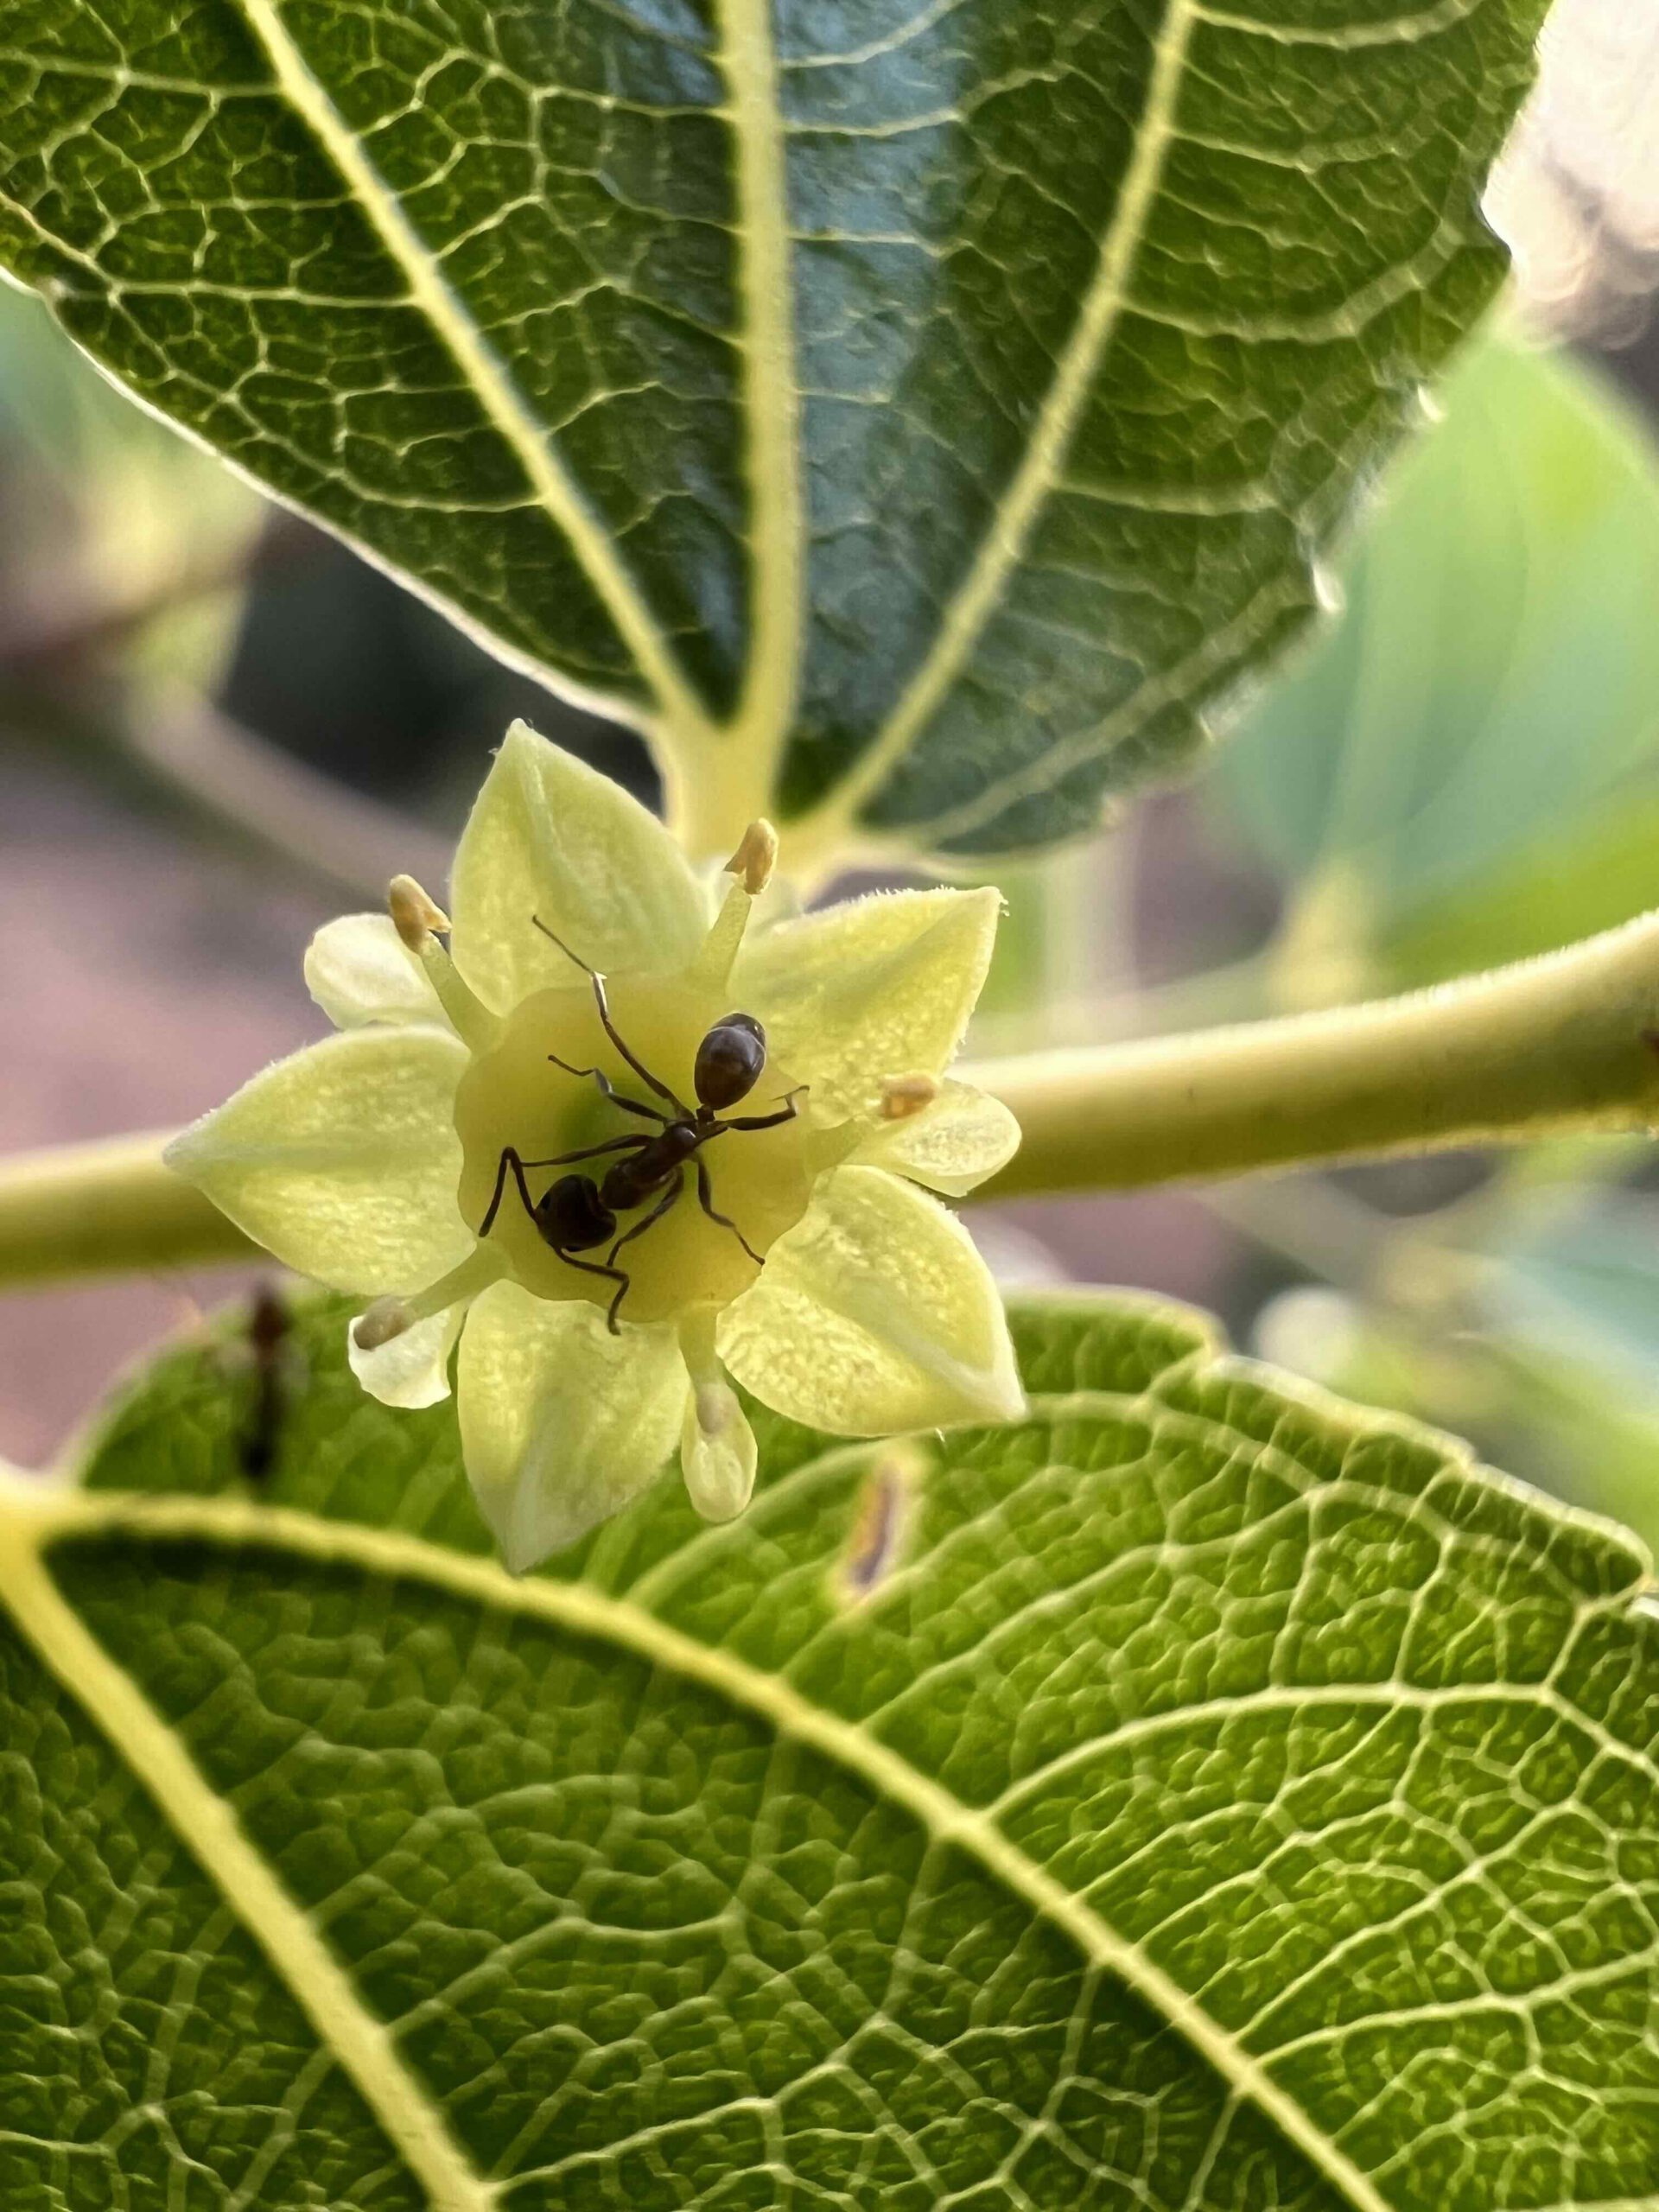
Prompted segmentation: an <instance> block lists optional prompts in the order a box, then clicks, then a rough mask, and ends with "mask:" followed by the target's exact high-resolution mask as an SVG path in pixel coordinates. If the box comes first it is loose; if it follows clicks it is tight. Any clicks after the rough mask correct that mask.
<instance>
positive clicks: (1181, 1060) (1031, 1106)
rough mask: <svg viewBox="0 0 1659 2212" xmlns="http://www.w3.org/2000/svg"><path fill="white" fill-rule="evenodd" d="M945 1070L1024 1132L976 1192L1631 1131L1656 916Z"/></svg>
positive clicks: (1653, 994) (1649, 1034)
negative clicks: (1557, 946) (1330, 998)
mask: <svg viewBox="0 0 1659 2212" xmlns="http://www.w3.org/2000/svg"><path fill="white" fill-rule="evenodd" d="M960 1072H961V1074H962V1075H963V1077H965V1079H966V1080H968V1081H969V1082H971V1083H977V1084H981V1085H982V1087H983V1088H984V1089H986V1090H992V1091H995V1094H996V1095H997V1096H998V1097H1000V1098H1001V1100H1002V1101H1003V1102H1004V1103H1005V1104H1007V1106H1009V1107H1010V1108H1011V1109H1013V1111H1014V1115H1015V1116H1017V1118H1018V1120H1019V1122H1020V1126H1021V1128H1022V1129H1023V1130H1024V1133H1025V1136H1024V1141H1023V1143H1022V1144H1021V1146H1020V1150H1019V1152H1018V1153H1017V1154H1015V1156H1014V1159H1013V1160H1011V1161H1010V1163H1009V1164H1008V1166H1007V1167H1006V1168H1004V1169H1003V1171H1002V1173H1001V1174H1000V1175H999V1176H998V1177H997V1178H996V1179H995V1182H994V1183H990V1184H988V1185H986V1186H985V1188H984V1191H983V1192H982V1196H985V1197H994V1198H1014V1197H1019V1196H1024V1195H1027V1194H1035V1193H1039V1192H1060V1191H1076V1190H1127V1189H1130V1188H1134V1187H1135V1186H1137V1185H1146V1184H1152V1183H1167V1182H1177V1181H1186V1180H1192V1179H1198V1178H1201V1177H1208V1176H1220V1175H1237V1174H1243V1173H1249V1172H1250V1171H1252V1170H1255V1169H1260V1168H1273V1167H1289V1166H1305V1165H1306V1164H1308V1163H1310V1162H1313V1161H1328V1160H1351V1159H1360V1158H1376V1157H1378V1156H1385V1155H1387V1154H1391V1153H1424V1152H1435V1151H1444V1150H1448V1149H1450V1148H1452V1147H1455V1146H1459V1145H1471V1144H1519V1143H1523V1142H1526V1141H1529V1140H1531V1139H1534V1138H1539V1137H1547V1136H1548V1137H1555V1136H1563V1135H1590V1134H1597V1133H1603V1134H1605V1133H1612V1132H1618V1131H1630V1130H1643V1131H1646V1130H1649V1129H1650V1128H1653V1127H1654V1126H1655V1124H1656V1122H1659V914H1648V915H1643V916H1642V917H1641V918H1639V919H1638V920H1637V921H1634V922H1630V923H1628V924H1627V925H1625V926H1624V927H1623V928H1622V929H1617V930H1609V931H1606V932H1605V934H1604V935H1603V936H1600V937H1594V938H1588V939H1586V941H1585V942H1584V943H1582V944H1575V945H1570V946H1568V947H1567V950H1565V951H1563V952H1557V953H1552V954H1550V955H1548V957H1545V958H1543V959H1541V960H1529V961H1523V962H1521V963H1517V964H1516V966H1514V967H1510V968H1500V969H1494V970H1493V971H1492V972H1491V974H1488V975H1483V976H1471V977H1468V978H1465V979H1464V980H1462V981H1460V982H1455V983H1445V984H1440V985H1439V986H1437V987H1436V988H1434V989H1433V990H1427V991H1417V992H1413V993H1412V994H1411V995H1409V996H1408V997H1403V998H1395V999H1381V1000H1377V1001H1373V1002H1371V1003H1370V1004H1368V1005H1363V1006H1355V1007H1339V1008H1337V1009H1334V1010H1332V1011H1331V1012H1328V1013H1321V1014H1301V1015H1297V1016H1294V1017H1293V1018H1291V1019H1288V1020H1275V1021H1257V1022H1249V1023H1245V1024H1242V1025H1240V1026H1238V1027H1232V1028H1224V1029H1212V1030H1207V1031H1200V1032H1198V1033H1194V1034H1192V1035H1187V1036H1179V1037H1166V1038H1154V1039H1145V1040H1141V1041H1139V1042H1136V1043H1133V1044H1128V1045H1119V1046H1088V1047H1085V1048H1083V1049H1080V1050H1077V1051H1070V1052H1044V1053H1036V1054H1032V1055H1028V1056H1027V1057H1025V1058H1015V1059H1006V1060H989V1061H983V1062H982V1063H980V1064H979V1065H977V1066H969V1067H964V1068H963V1069H962V1070H961V1071H960Z"/></svg>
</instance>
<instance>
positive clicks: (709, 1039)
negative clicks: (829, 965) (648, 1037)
mask: <svg viewBox="0 0 1659 2212" xmlns="http://www.w3.org/2000/svg"><path fill="white" fill-rule="evenodd" d="M531 921H533V922H534V923H535V925H536V927H537V929H538V930H540V931H541V932H542V935H543V937H546V938H552V940H553V943H554V944H556V945H557V946H558V948H559V950H560V951H561V952H563V954H564V955H565V957H566V958H567V959H569V960H571V961H574V962H575V965H576V966H577V967H578V968H580V969H582V973H583V974H584V975H585V976H588V979H589V980H590V982H592V984H593V987H594V1005H595V1006H596V1007H597V1008H598V1010H599V1019H600V1024H601V1027H602V1028H603V1030H604V1032H605V1034H606V1035H607V1037H608V1038H609V1039H610V1040H611V1042H612V1044H613V1045H614V1046H615V1047H616V1049H617V1051H618V1052H620V1054H621V1056H622V1058H623V1059H624V1060H625V1061H626V1063H627V1065H628V1066H629V1067H631V1068H632V1070H633V1072H634V1073H635V1075H637V1076H638V1077H639V1080H640V1081H641V1083H643V1084H645V1087H646V1089H647V1090H652V1091H653V1092H655V1094H656V1096H658V1098H659V1099H660V1100H662V1101H663V1102H664V1103H663V1104H661V1105H657V1106H653V1105H652V1104H651V1103H649V1101H647V1100H645V1099H643V1098H631V1097H629V1096H627V1095H626V1093H624V1092H622V1091H620V1090H616V1089H615V1088H614V1086H613V1084H612V1083H611V1080H610V1078H609V1077H608V1076H607V1075H606V1073H605V1072H604V1071H603V1069H601V1068H596V1067H593V1068H578V1067H573V1066H572V1065H571V1064H570V1062H569V1060H562V1059H561V1058H559V1056H558V1054H557V1053H556V1052H550V1053H549V1054H548V1056H547V1057H548V1058H549V1059H550V1061H551V1062H552V1063H553V1065H554V1066H555V1067H558V1068H563V1070H564V1071H565V1072H566V1074H567V1075H575V1076H582V1077H588V1076H591V1077H593V1079H594V1082H595V1083H596V1084H598V1086H599V1088H600V1090H601V1092H602V1093H603V1095H604V1096H606V1097H607V1099H609V1101H610V1102H611V1103H612V1104H613V1106H620V1108H621V1109H622V1110H623V1112H624V1113H626V1114H638V1115H639V1116H642V1117H643V1118H644V1119H645V1120H646V1121H649V1122H656V1123H658V1129H657V1133H656V1135H654V1136H645V1135H637V1136H621V1137H609V1138H607V1140H606V1141H605V1142H604V1143H603V1144H590V1145H584V1146H583V1147H581V1149H580V1150H578V1151H575V1152H561V1153H556V1154H554V1155H553V1157H552V1158H551V1159H549V1160H522V1159H520V1157H519V1155H518V1153H517V1152H516V1151H515V1150H514V1149H513V1147H512V1146H511V1145H503V1147H501V1160H500V1164H499V1166H498V1167H497V1169H496V1176H495V1192H494V1195H493V1197H492V1198H491V1199H490V1204H489V1210H488V1211H487V1212H486V1214H485V1216H484V1218H483V1220H482V1222H481V1223H480V1224H479V1231H478V1233H479V1235H480V1236H488V1235H489V1233H490V1230H491V1229H492V1228H493V1226H494V1223H495V1217H496V1215H497V1214H498V1213H499V1211H500V1209H501V1200H502V1197H503V1195H504V1193H505V1190H506V1186H507V1177H508V1175H509V1174H510V1173H511V1175H512V1179H513V1180H514V1182H515V1183H516V1184H517V1185H518V1196H519V1199H520V1201H521V1202H522V1204H523V1205H524V1211H525V1212H526V1213H527V1214H528V1215H529V1216H530V1218H531V1221H532V1222H533V1223H534V1224H535V1225H536V1231H537V1235H538V1236H540V1238H541V1240H542V1242H543V1243H544V1244H546V1245H547V1246H548V1247H549V1248H550V1249H551V1250H552V1251H553V1252H554V1253H555V1254H556V1255H557V1256H558V1257H559V1258H560V1259H561V1260H563V1262H565V1264H566V1265H567V1266H568V1267H572V1268H581V1270H582V1273H583V1274H590V1275H602V1276H604V1277H605V1278H606V1279H607V1281H612V1282H613V1283H615V1285H616V1290H615V1294H613V1297H612V1300H611V1302H610V1305H609V1306H608V1307H607V1310H606V1316H605V1318H606V1321H607V1325H609V1328H610V1330H611V1332H612V1334H613V1336H614V1335H617V1334H619V1333H620V1322H619V1319H618V1315H619V1313H620V1310H621V1306H622V1301H623V1300H624V1299H625V1298H626V1296H627V1294H628V1291H629V1288H630V1287H631V1285H632V1280H633V1278H632V1275H630V1274H628V1272H627V1270H626V1268H619V1267H618V1266H617V1264H616V1255H617V1254H618V1253H619V1252H620V1251H621V1249H622V1248H623V1246H624V1245H626V1244H632V1243H633V1241H634V1239H635V1238H636V1237H639V1236H644V1235H645V1231H646V1230H648V1229H650V1228H651V1227H652V1225H653V1224H655V1223H657V1222H658V1221H660V1220H661V1219H662V1217H663V1216H664V1214H665V1213H666V1212H667V1211H669V1209H670V1207H671V1206H672V1205H673V1204H674V1201H675V1200H676V1199H677V1198H678V1197H679V1196H680V1194H681V1192H683V1190H684V1188H685V1171H686V1168H687V1166H690V1167H691V1169H692V1171H693V1172H694V1173H695V1174H696V1179H697V1203H698V1204H699V1205H701V1206H702V1211H704V1213H706V1214H707V1215H708V1217H709V1220H710V1221H715V1222H718V1223H719V1224H720V1226H721V1228H722V1229H729V1230H731V1232H732V1234H733V1236H735V1237H736V1239H737V1241H738V1243H740V1244H741V1246H742V1247H743V1249H744V1250H745V1251H746V1252H747V1254H748V1255H749V1257H750V1258H751V1259H752V1260H753V1261H754V1262H755V1263H756V1265H757V1266H758V1265H759V1264H760V1253H759V1252H757V1251H756V1250H755V1249H754V1247H753V1244H751V1243H750V1242H749V1240H748V1238H747V1236H745V1235H744V1234H743V1232H742V1230H741V1229H740V1228H739V1227H738V1225H737V1224H736V1223H735V1222H734V1220H733V1219H732V1217H731V1216H730V1215H729V1214H724V1213H721V1212H719V1211H717V1210H716V1208H715V1198H714V1189H713V1185H711V1184H710V1182H709V1164H708V1162H707V1161H706V1160H704V1159H703V1158H702V1147H703V1146H704V1145H706V1144H709V1143H712V1142H713V1141H714V1139H715V1137H720V1136H724V1135H726V1133H727V1132H728V1130H730V1129H775V1128H779V1127H780V1126H781V1125H782V1124H783V1123H784V1122H792V1121H793V1120H794V1119H795V1116H796V1113H797V1110H798V1109H797V1107H796V1103H795V1102H796V1099H797V1098H798V1096H800V1093H799V1092H798V1091H791V1093H790V1094H789V1096H788V1097H787V1098H785V1101H784V1103H783V1105H782V1107H781V1108H780V1109H779V1111H778V1112H777V1113H775V1114H735V1115H734V1114H727V1113H726V1110H725V1109H728V1107H732V1106H736V1105H738V1104H740V1103H741V1101H742V1100H744V1099H745V1098H747V1096H748V1095H749V1093H750V1092H751V1091H752V1090H753V1089H754V1086H755V1084H757V1083H759V1081H760V1077H761V1075H762V1073H763V1072H764V1071H765V1068H766V1031H765V1030H764V1029H763V1028H762V1027H761V1026H760V1023H759V1022H758V1021H757V1020H755V1018H754V1016H753V1014H725V1015H722V1017H721V1020H718V1021H717V1022H716V1023H715V1026H714V1027H713V1028H712V1029H711V1030H709V1033H708V1034H707V1035H706V1036H705V1037H704V1038H703V1039H702V1043H701V1044H700V1045H699V1046H697V1054H696V1063H695V1065H694V1067H693V1071H692V1077H691V1080H692V1085H693V1088H694V1089H695V1090H696V1094H697V1103H696V1105H695V1106H688V1105H687V1104H686V1103H685V1102H684V1101H683V1099H681V1098H679V1097H678V1096H676V1094H675V1093H674V1092H673V1091H672V1090H670V1089H669V1087H668V1085H667V1084H665V1083H663V1082H661V1081H659V1080H658V1077H656V1076H654V1075H653V1074H652V1071H651V1070H650V1069H649V1068H648V1067H647V1066H646V1065H645V1062H644V1061H643V1060H641V1059H640V1058H639V1057H638V1055H637V1054H636V1053H635V1052H632V1050H631V1048H630V1047H629V1046H628V1045H627V1044H626V1042H625V1041H624V1039H623V1038H622V1036H621V1034H620V1032H619V1031H618V1029H617V1027H616V1025H615V1023H614V1022H613V1020H612V1019H611V1008H610V1002H609V1001H608V1000H607V997H606V995H605V978H604V977H603V976H601V974H600V973H599V972H598V970H597V969H593V968H590V967H589V966H588V963H587V962H586V961H585V960H578V959H577V958H576V956H575V953H574V952H572V951H571V950H570V948H569V945H568V944H565V942H564V941H563V938H558V937H554V935H553V931H551V930H550V929H549V927H548V926H547V924H546V923H545V922H544V921H543V920H542V918H541V917H540V915H538V914H532V915H531ZM722 1116H724V1118H723V1119H722V1118H721V1117H722ZM605 1153H616V1154H620V1155H621V1156H620V1158H618V1159H616V1160H613V1161H612V1163H611V1165H610V1166H608V1167H607V1169H606V1170H605V1172H604V1173H603V1175H602V1176H601V1178H600V1179H599V1180H598V1181H597V1182H596V1181H595V1180H594V1178H593V1177H592V1176H591V1175H581V1174H576V1175H561V1176H560V1177H559V1178H558V1179H557V1181H556V1182H555V1183H552V1184H551V1185H549V1187H548V1188H547V1190H545V1191H544V1192H543V1193H542V1196H541V1197H540V1198H531V1195H530V1185H529V1184H528V1183H527V1182H526V1181H525V1180H524V1171H525V1170H526V1169H527V1168H531V1167H569V1166H573V1165H574V1164H575V1161H577V1160H596V1159H598V1158H599V1157H600V1155H601V1154H605ZM658 1193H660V1195H658ZM652 1197H656V1198H657V1203H656V1205H654V1206H652V1210H651V1211H650V1212H649V1213H648V1214H646V1215H645V1218H644V1219H643V1220H642V1221H637V1222H635V1224H633V1227H632V1229H626V1230H623V1232H622V1234H621V1235H620V1236H617V1234H616V1217H617V1216H618V1214H620V1213H627V1212H630V1211H632V1209H633V1208H634V1207H635V1206H641V1205H644V1204H645V1200H646V1199H647V1198H652ZM607 1239H614V1242H613V1243H612V1244H611V1249H610V1250H609V1252H608V1253H607V1255H606V1257H605V1259H604V1261H603V1262H600V1261H598V1260H583V1259H579V1258H578V1257H577V1256H576V1255H577V1254H578V1253H582V1252H592V1251H594V1250H596V1249H598V1247H599V1246H600V1245H601V1244H603V1243H606V1242H607Z"/></svg>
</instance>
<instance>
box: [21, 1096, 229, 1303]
mask: <svg viewBox="0 0 1659 2212" xmlns="http://www.w3.org/2000/svg"><path fill="white" fill-rule="evenodd" d="M170 1135H172V1132H171V1130H162V1131H159V1132H157V1133H156V1134H155V1135H149V1136H133V1137H111V1138H106V1139H104V1140H102V1141H99V1142H98V1143H95V1144H73V1145H65V1146H63V1147H61V1148H60V1149H58V1150H54V1151H52V1152H33V1153H21V1154H15V1155H14V1156H13V1157H12V1158H10V1159H9V1160H0V1283H3V1284H5V1285H6V1286H7V1287H19V1286H22V1285H23V1284H26V1283H39V1282H49V1281H57V1280H61V1279H63V1278H66V1277H69V1276H73V1275H98V1274H122V1273H127V1272H131V1271H134V1270H138V1269H143V1268H183V1267H193V1266H204V1265H222V1264H223V1263H224V1262H226V1261H231V1260H243V1261H246V1260H250V1259H257V1257H258V1256H259V1248H258V1246H257V1245H256V1244H254V1243H251V1242H250V1241H249V1239H248V1238H247V1237H245V1236H244V1235H243V1234H242V1231H241V1230H239V1229H238V1228H237V1227H236V1226H235V1225H234V1224H232V1223H231V1222H229V1221H227V1220H226V1218H225V1217H224V1215H223V1214H222V1213H220V1212H219V1209H218V1207H217V1206H215V1205H213V1203H212V1201H211V1200H210V1199H207V1198H203V1196H202V1194H201V1192H200V1191H198V1190H196V1189H195V1188H194V1186H193V1185H191V1184H188V1183H187V1182H186V1181H185V1180H184V1179H183V1178H182V1177H181V1176H179V1175H175V1174H174V1173H173V1172H172V1170H171V1169H170V1168H168V1167H164V1166H162V1146H163V1145H164V1144H165V1143H166V1142H167V1141H168V1137H169V1136H170Z"/></svg>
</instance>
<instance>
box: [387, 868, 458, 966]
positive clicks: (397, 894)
mask: <svg viewBox="0 0 1659 2212" xmlns="http://www.w3.org/2000/svg"><path fill="white" fill-rule="evenodd" d="M386 905H387V906H389V907H390V908H391V918H392V921H393V923H394V925H396V927H397V934H398V936H399V937H400V938H402V939H403V940H404V944H406V945H407V946H408V947H409V949H410V951H411V952H413V953H416V954H421V953H424V952H425V950H426V947H427V941H428V939H429V938H430V937H431V936H432V935H433V933H434V931H442V934H443V935H444V936H445V937H448V934H449V917H448V914H446V913H445V912H444V911H443V909H442V906H438V905H437V904H436V903H435V901H434V900H433V899H429V897H428V896H427V894H426V893H425V892H424V891H423V889H422V888H421V886H420V885H419V884H418V883H416V880H415V879H414V877H413V876H412V875H394V876H393V877H392V879H391V883H390V884H389V885H388V886H387V887H386Z"/></svg>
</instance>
